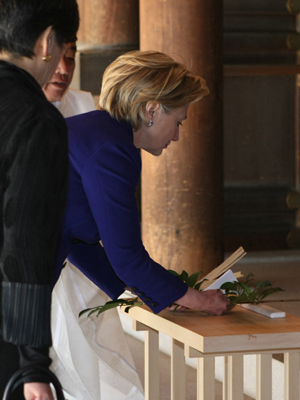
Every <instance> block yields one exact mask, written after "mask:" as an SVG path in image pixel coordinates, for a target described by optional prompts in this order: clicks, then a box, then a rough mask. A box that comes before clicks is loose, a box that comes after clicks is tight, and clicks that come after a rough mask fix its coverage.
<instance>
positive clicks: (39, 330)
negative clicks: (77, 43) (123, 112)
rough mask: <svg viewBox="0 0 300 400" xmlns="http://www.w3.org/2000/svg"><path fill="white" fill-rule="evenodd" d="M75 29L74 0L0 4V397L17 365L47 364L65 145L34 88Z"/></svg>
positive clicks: (53, 113)
mask: <svg viewBox="0 0 300 400" xmlns="http://www.w3.org/2000/svg"><path fill="white" fill-rule="evenodd" d="M78 24H79V15H78V6H77V2H76V0H13V1H12V0H0V210H1V211H0V212H1V217H0V281H1V298H2V305H1V334H0V396H1V395H2V392H3V390H4V386H5V384H6V382H7V380H8V379H9V377H10V376H11V375H12V373H13V372H14V371H15V370H16V369H18V368H19V367H20V366H26V365H31V364H39V365H44V366H47V367H48V366H49V365H50V363H51V359H50V358H49V355H48V351H49V347H50V346H51V331H50V302H51V290H52V287H53V274H54V272H53V270H54V257H55V252H56V247H57V239H58V232H59V227H60V224H61V218H62V215H63V211H64V206H65V200H66V193H67V180H68V158H67V157H68V146H67V128H66V125H65V122H64V119H63V118H62V116H61V115H60V113H59V112H58V111H57V110H56V108H55V107H54V106H53V105H51V104H50V103H49V102H48V101H47V99H46V97H45V96H44V94H43V92H42V90H41V87H42V86H44V85H45V83H46V82H48V81H49V79H50V78H51V76H52V75H53V73H54V71H55V69H56V66H57V64H58V62H59V60H60V58H61V55H62V53H63V51H64V43H66V42H71V41H74V40H76V32H77V29H78ZM17 351H18V352H17ZM19 357H20V361H19V359H18V358H19ZM33 380H34V379H33V378H31V377H28V380H27V383H26V384H25V385H24V395H25V398H26V400H34V399H41V400H50V399H51V400H52V398H53V396H52V393H51V390H50V386H49V385H48V384H46V383H43V382H34V381H33ZM16 398H17V399H20V398H21V397H20V394H16Z"/></svg>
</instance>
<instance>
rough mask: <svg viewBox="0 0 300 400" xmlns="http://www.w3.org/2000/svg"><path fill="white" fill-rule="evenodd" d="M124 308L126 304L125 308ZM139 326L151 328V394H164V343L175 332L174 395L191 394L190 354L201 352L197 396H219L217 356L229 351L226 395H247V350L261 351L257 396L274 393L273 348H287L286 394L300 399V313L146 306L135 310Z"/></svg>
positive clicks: (264, 398) (266, 399)
mask: <svg viewBox="0 0 300 400" xmlns="http://www.w3.org/2000/svg"><path fill="white" fill-rule="evenodd" d="M122 312H124V308H123V309H122ZM127 315H129V316H130V317H131V318H132V319H133V328H134V329H135V330H137V331H145V399H146V400H158V399H159V365H158V363H159V361H158V360H159V357H158V356H159V343H158V334H159V332H162V333H164V334H166V335H168V336H170V337H171V340H172V354H171V399H172V400H184V399H185V376H184V370H185V357H190V358H192V357H196V358H198V370H197V400H214V399H215V390H214V387H215V357H217V356H224V380H223V400H242V399H243V398H244V393H243V356H244V355H247V354H256V355H257V370H256V377H257V378H256V380H257V384H256V386H257V387H256V399H257V400H271V399H272V354H275V353H284V377H283V379H284V387H285V397H284V400H299V398H300V397H299V383H300V382H299V353H300V318H297V317H294V316H291V315H287V316H286V318H278V319H271V318H268V317H265V316H263V315H260V314H257V313H254V312H252V311H249V310H246V309H243V308H241V307H238V306H237V307H235V308H234V309H233V310H232V311H230V312H228V313H227V314H225V315H223V316H221V317H215V316H209V315H206V314H204V313H201V312H198V311H194V310H188V311H185V312H178V311H177V312H175V313H174V312H171V311H163V312H161V313H159V314H158V315H155V314H153V313H152V311H151V310H150V309H149V308H147V307H146V306H143V307H134V308H131V309H130V310H129V314H127Z"/></svg>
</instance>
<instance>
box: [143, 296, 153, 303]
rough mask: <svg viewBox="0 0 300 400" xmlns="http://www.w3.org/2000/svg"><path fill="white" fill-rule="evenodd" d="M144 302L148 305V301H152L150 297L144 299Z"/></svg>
mask: <svg viewBox="0 0 300 400" xmlns="http://www.w3.org/2000/svg"><path fill="white" fill-rule="evenodd" d="M144 301H146V302H147V303H149V302H150V301H152V299H151V297H145V298H144Z"/></svg>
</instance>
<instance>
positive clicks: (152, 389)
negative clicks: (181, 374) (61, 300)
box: [133, 320, 159, 400]
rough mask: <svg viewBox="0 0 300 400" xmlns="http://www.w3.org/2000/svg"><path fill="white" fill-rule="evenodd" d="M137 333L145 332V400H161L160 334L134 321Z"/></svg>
mask: <svg viewBox="0 0 300 400" xmlns="http://www.w3.org/2000/svg"><path fill="white" fill-rule="evenodd" d="M133 329H134V330H135V331H145V360H144V362H145V377H144V379H145V388H144V390H145V400H154V399H155V400H159V336H158V335H159V332H158V331H156V330H155V329H151V328H150V327H149V326H146V325H144V324H142V323H140V322H138V321H135V320H133Z"/></svg>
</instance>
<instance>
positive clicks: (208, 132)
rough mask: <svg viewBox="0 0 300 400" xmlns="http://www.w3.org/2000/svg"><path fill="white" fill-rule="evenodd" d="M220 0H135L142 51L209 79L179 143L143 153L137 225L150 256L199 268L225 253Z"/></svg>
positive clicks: (205, 268)
mask: <svg viewBox="0 0 300 400" xmlns="http://www.w3.org/2000/svg"><path fill="white" fill-rule="evenodd" d="M222 18H223V8H222V1H220V0H209V1H207V0H188V1H186V2H182V1H179V0H163V1H162V0H151V1H148V0H140V47H141V50H158V51H162V52H165V53H167V54H168V55H170V56H171V57H173V58H175V59H176V60H178V61H180V62H183V63H184V64H186V65H187V66H188V67H189V69H190V70H191V72H192V73H193V74H196V75H201V76H202V77H203V78H204V79H206V81H207V85H208V87H209V89H210V94H209V95H208V96H207V97H205V98H204V99H202V100H201V101H199V102H198V103H195V104H193V105H191V107H190V109H189V114H188V120H187V121H184V123H183V127H182V128H181V132H180V140H179V142H177V143H175V142H173V143H172V145H171V146H169V147H168V149H167V150H164V152H163V154H162V155H161V156H160V157H154V156H152V155H150V154H148V153H146V152H143V154H142V158H143V172H142V232H143V241H144V244H145V247H146V249H147V250H148V251H149V253H150V255H151V257H153V259H155V260H156V261H157V262H159V263H160V264H162V265H163V266H164V267H165V268H170V269H174V270H177V271H178V272H181V271H182V270H183V269H184V270H186V271H188V272H189V273H193V272H197V271H203V273H204V274H206V273H208V272H209V271H211V270H212V269H213V268H215V267H217V266H218V264H219V263H221V262H222V260H223V132H222V119H223V118H222V80H223V60H222V47H223V43H222V30H223V28H222V27H223V23H222Z"/></svg>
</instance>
